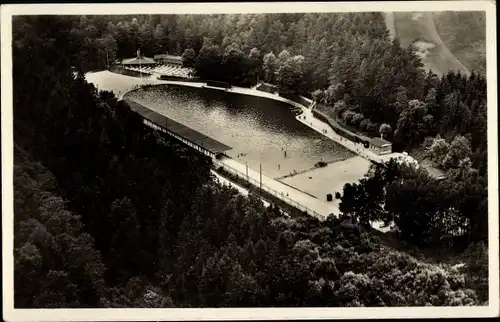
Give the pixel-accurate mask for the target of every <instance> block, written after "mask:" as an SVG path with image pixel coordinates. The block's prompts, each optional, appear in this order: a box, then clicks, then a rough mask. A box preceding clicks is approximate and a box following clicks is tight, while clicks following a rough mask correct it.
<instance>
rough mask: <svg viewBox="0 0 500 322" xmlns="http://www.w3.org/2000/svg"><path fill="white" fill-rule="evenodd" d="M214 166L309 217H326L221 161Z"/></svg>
mask: <svg viewBox="0 0 500 322" xmlns="http://www.w3.org/2000/svg"><path fill="white" fill-rule="evenodd" d="M213 162H214V164H215V165H216V166H217V167H222V168H223V169H224V170H226V171H228V172H230V173H232V174H234V175H236V176H238V177H240V178H242V179H243V180H245V181H247V182H249V183H251V184H253V185H254V186H255V187H257V188H260V187H262V191H266V192H267V193H269V194H271V195H273V196H275V197H277V198H278V199H281V200H283V201H284V202H286V203H287V204H289V205H290V206H292V207H295V208H297V209H299V210H300V211H305V212H306V213H307V214H308V215H311V216H314V217H317V218H320V219H323V218H324V216H323V215H320V214H319V213H317V212H316V211H314V210H312V209H311V208H308V207H306V206H304V205H302V204H301V203H299V202H297V201H295V200H293V199H291V198H289V197H287V193H286V192H283V191H277V190H274V189H272V188H270V187H268V186H266V185H265V184H264V183H262V186H261V183H260V181H259V180H255V179H254V178H252V177H250V176H247V175H246V173H243V172H241V171H239V170H237V169H234V168H233V167H231V166H229V165H227V164H224V163H222V162H221V161H219V160H217V159H214V161H213Z"/></svg>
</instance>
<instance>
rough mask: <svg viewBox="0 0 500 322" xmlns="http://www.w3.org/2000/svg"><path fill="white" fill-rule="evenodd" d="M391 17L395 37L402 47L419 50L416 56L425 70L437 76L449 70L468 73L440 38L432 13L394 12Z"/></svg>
mask: <svg viewBox="0 0 500 322" xmlns="http://www.w3.org/2000/svg"><path fill="white" fill-rule="evenodd" d="M393 16H394V29H395V32H396V37H398V38H399V40H400V41H401V45H402V46H404V47H408V46H409V45H411V44H414V45H415V46H416V47H417V48H420V50H419V52H418V54H419V55H420V57H421V58H422V62H423V63H424V66H425V68H426V69H431V70H432V71H433V72H435V73H436V74H438V75H442V74H446V73H447V72H448V71H450V70H453V71H460V72H461V73H463V74H468V73H469V70H468V69H467V68H466V67H465V66H464V65H463V64H462V63H461V62H460V61H459V60H458V59H457V58H456V57H455V56H454V55H453V53H452V52H451V51H450V50H449V49H448V48H447V46H446V44H445V43H444V42H443V41H442V39H441V38H440V35H439V33H438V32H437V30H436V26H435V23H434V16H433V13H432V12H394V13H393Z"/></svg>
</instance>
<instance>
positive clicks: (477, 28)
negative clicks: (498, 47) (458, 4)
mask: <svg viewBox="0 0 500 322" xmlns="http://www.w3.org/2000/svg"><path fill="white" fill-rule="evenodd" d="M433 18H434V22H435V24H436V29H437V31H438V32H439V36H440V37H441V39H442V40H443V42H444V44H445V45H446V47H448V49H449V50H450V51H451V52H452V53H453V55H455V57H457V59H458V60H459V61H460V62H461V63H462V64H464V66H465V67H467V68H468V69H469V70H470V71H472V70H474V71H477V72H479V73H481V74H483V75H484V74H485V73H486V14H485V12H481V11H468V12H465V11H464V12H460V11H444V12H434V13H433Z"/></svg>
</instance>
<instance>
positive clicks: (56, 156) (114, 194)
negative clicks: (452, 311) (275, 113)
mask: <svg viewBox="0 0 500 322" xmlns="http://www.w3.org/2000/svg"><path fill="white" fill-rule="evenodd" d="M306 31H307V32H306ZM137 48H141V51H143V52H144V53H145V54H146V55H152V54H154V53H160V52H165V51H168V52H169V53H177V54H183V57H185V58H189V57H191V58H190V59H191V60H192V63H193V64H194V67H195V68H196V70H197V72H198V73H199V75H200V76H202V77H205V78H214V75H215V74H216V73H214V66H220V65H221V64H222V65H223V66H226V67H225V68H227V69H222V70H223V71H224V72H223V73H220V74H222V75H223V76H222V77H224V78H223V79H225V80H231V81H232V82H233V81H234V82H236V83H238V82H239V83H245V82H246V83H252V82H253V83H255V82H254V81H253V79H254V78H255V81H256V80H257V79H256V77H257V76H258V77H262V78H263V79H265V80H266V81H268V82H271V83H276V84H278V85H279V86H280V91H283V89H285V90H284V91H283V92H284V93H287V91H289V92H288V93H290V92H292V93H301V94H303V92H306V91H307V92H313V91H316V94H315V95H316V97H322V98H321V99H322V100H323V103H324V104H325V106H327V107H329V108H330V109H331V110H332V112H334V113H338V114H339V115H342V116H343V115H344V114H346V111H352V113H358V114H361V113H362V114H363V118H364V117H365V116H364V115H366V117H367V118H370V120H371V121H372V122H384V123H387V125H388V126H389V127H391V128H394V129H395V131H394V135H393V136H394V138H395V139H396V138H398V137H399V138H400V142H402V143H401V144H404V145H405V148H407V149H424V150H425V153H426V154H427V155H428V157H429V158H430V159H431V160H432V161H433V162H435V164H436V165H438V166H440V167H442V168H443V169H445V170H446V171H447V173H448V176H447V179H446V180H445V181H442V182H439V183H438V182H435V181H434V180H433V179H431V178H429V177H428V176H427V175H426V174H425V173H424V172H422V171H419V170H418V169H414V168H411V167H405V166H401V165H398V164H395V163H390V164H388V165H387V166H385V167H382V166H374V167H373V168H372V169H371V171H370V172H369V173H368V174H367V176H366V178H365V179H363V180H362V181H361V182H359V183H358V184H352V185H347V186H346V187H345V188H344V193H343V197H342V201H341V208H342V211H343V213H344V216H345V218H344V217H341V218H335V217H334V216H331V217H330V218H329V219H328V220H327V221H325V222H321V221H319V220H317V219H315V218H287V217H285V216H283V214H282V213H281V210H280V209H279V208H278V207H277V206H271V207H268V208H266V207H264V206H263V204H262V202H261V201H260V200H259V198H258V197H256V196H253V195H250V197H244V196H241V195H239V194H238V192H237V191H235V190H233V189H231V188H229V187H227V186H221V185H220V184H218V183H217V182H216V181H215V180H214V178H213V177H212V176H211V175H210V168H211V161H210V160H209V159H207V158H205V157H204V156H202V155H199V154H197V153H196V152H195V151H192V150H190V149H188V148H186V147H184V146H182V145H180V144H178V143H177V142H176V141H173V140H172V139H169V138H168V137H163V136H161V135H160V134H159V133H156V132H154V131H153V130H151V129H149V128H146V127H145V126H144V125H143V124H142V122H141V120H140V119H139V118H138V116H137V115H136V114H134V113H132V112H131V111H130V109H129V107H128V106H126V104H125V103H123V102H122V101H117V99H116V97H114V95H113V94H112V93H110V92H103V91H101V92H97V90H96V89H95V88H94V87H93V85H90V84H88V83H87V82H86V81H85V79H84V77H83V73H84V72H86V71H89V70H95V69H101V68H104V67H105V66H106V64H107V63H106V56H108V59H111V61H113V60H114V59H116V58H119V57H127V56H133V55H134V54H135V52H136V49H137ZM222 48H224V50H222ZM228 48H229V50H228ZM107 51H109V52H107ZM193 52H194V55H193ZM222 52H224V54H222V56H221V55H220V54H221V53H222ZM242 52H243V53H245V54H244V55H241V53H242ZM247 53H248V54H247ZM271 53H279V54H278V55H277V56H275V58H273V55H275V54H271ZM333 53H336V54H333ZM193 57H195V58H193ZM220 57H222V59H220ZM244 57H246V58H244ZM49 58H50V59H49ZM275 60H276V61H281V63H279V62H276V61H275ZM276 64H282V65H281V66H280V67H278V72H277V73H275V71H276V70H275V68H276V66H278V65H276ZM367 64H368V65H367ZM241 65H244V66H247V68H248V69H242V70H243V71H247V72H242V73H239V74H238V73H234V74H231V73H232V72H234V70H235V68H237V67H238V68H239V67H240V66H241ZM420 65H421V64H420V63H419V60H418V57H416V56H415V55H414V54H413V52H412V50H411V48H407V49H405V48H401V47H400V46H399V45H398V42H397V41H394V42H391V41H388V40H387V31H386V29H385V25H384V24H383V19H381V17H379V15H378V14H375V13H359V14H344V15H341V14H280V15H254V16H252V15H229V16H224V15H216V16H194V15H193V16H191V15H186V16H140V15H137V16H133V17H132V16H131V17H124V16H98V17H77V16H74V17H65V16H58V17H55V16H52V17H49V16H26V17H16V18H15V19H14V20H13V82H14V83H13V84H14V86H13V87H14V143H15V149H14V155H15V162H14V165H15V167H14V209H15V214H14V232H15V234H14V236H15V238H14V248H15V249H14V258H15V268H14V278H15V306H16V307H18V308H56V307H57V308H59V307H80V308H83V307H85V308H88V307H235V306H240V307H241V306H270V307H275V306H289V307H293V306H425V305H484V304H486V303H487V301H488V265H487V263H488V257H487V224H488V221H487V216H488V211H487V179H486V170H487V167H486V103H485V100H486V99H485V91H486V90H485V86H486V81H485V79H484V77H483V76H480V75H478V74H474V75H472V76H470V77H469V78H465V77H463V76H461V75H456V74H454V73H449V74H448V75H444V76H443V77H436V76H435V75H432V74H431V73H429V74H426V73H424V72H423V71H422V70H421V69H420ZM72 66H77V68H78V69H79V73H78V76H77V77H74V76H73V74H72V69H71V67H72ZM361 66H363V68H361ZM366 66H369V67H366ZM366 68H368V69H366ZM369 68H372V69H371V70H370V69H369ZM297 70H298V71H299V73H297ZM367 70H370V72H368V71H367ZM346 75H348V76H346ZM238 77H239V78H238ZM245 78H246V79H247V80H245ZM318 90H319V91H320V92H317V91H318ZM318 99H319V98H318ZM339 107H342V108H344V109H345V111H344V112H343V113H341V112H339ZM372 108H373V109H374V111H377V110H376V109H377V108H379V110H378V111H377V112H373V111H372V110H371V109H372ZM370 111H372V112H370ZM381 111H382V112H381ZM390 111H398V112H397V113H396V114H395V115H396V116H397V117H395V116H393V115H392V114H391V112H390ZM370 113H372V114H370ZM384 113H387V114H385V115H387V119H385V118H383V115H384ZM388 115H391V116H390V117H389V116H388ZM466 116H467V117H466ZM375 117H380V118H375ZM358 118H359V117H358ZM371 118H373V119H371ZM457 120H459V121H461V122H463V123H461V122H457ZM426 122H427V123H426ZM428 123H430V125H428V126H427V124H428ZM385 128H386V129H388V127H387V126H386V127H385ZM387 135H391V134H390V131H388V130H387ZM391 138H392V137H391ZM408 201H411V202H408ZM417 205H418V206H417ZM353 218H354V219H356V220H354V221H353V220H352V219H353ZM374 219H380V220H383V221H385V222H386V223H387V224H390V225H394V226H395V227H396V231H397V232H398V233H397V234H396V235H397V236H394V237H392V238H390V240H391V242H389V241H388V238H387V236H380V234H377V233H376V232H375V231H373V230H371V229H370V228H369V227H368V225H367V223H369V222H370V221H372V220H374ZM394 240H395V241H396V242H401V243H400V244H403V242H404V245H409V246H408V247H411V249H413V250H414V251H413V252H412V255H410V254H409V252H408V251H407V250H408V247H407V248H406V249H404V247H403V249H401V250H399V249H397V248H396V247H394V243H393V242H394ZM426 248H427V249H428V248H432V249H440V250H441V251H442V253H454V254H455V253H456V254H457V255H456V256H457V257H460V258H461V259H462V262H464V263H465V265H464V266H463V267H455V266H453V265H452V264H451V263H439V264H436V263H435V261H433V260H432V259H430V258H426V257H425V256H422V253H421V250H422V252H423V250H424V249H426Z"/></svg>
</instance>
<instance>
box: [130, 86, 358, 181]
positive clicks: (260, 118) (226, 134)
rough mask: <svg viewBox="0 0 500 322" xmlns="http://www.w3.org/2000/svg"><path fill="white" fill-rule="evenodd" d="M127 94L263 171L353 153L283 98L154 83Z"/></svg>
mask: <svg viewBox="0 0 500 322" xmlns="http://www.w3.org/2000/svg"><path fill="white" fill-rule="evenodd" d="M127 97H128V98H130V99H132V100H135V101H136V102H138V103H140V104H142V105H144V106H146V107H148V108H150V109H152V110H155V111H156V112H158V113H160V114H163V115H165V116H168V117H169V118H171V119H173V120H175V121H177V122H179V123H182V124H184V125H186V126H189V127H191V128H193V129H194V130H196V131H199V132H201V133H203V134H205V135H207V136H209V137H212V138H214V139H215V140H218V141H220V142H222V143H224V144H226V145H229V146H230V147H232V148H233V149H232V150H230V151H228V152H226V153H227V154H228V155H229V156H231V157H233V158H235V159H239V160H240V161H242V162H243V163H244V162H248V166H249V167H252V168H254V169H258V168H259V164H260V163H262V169H263V171H264V172H266V173H267V174H269V175H271V176H273V177H278V176H282V175H285V174H288V173H290V172H292V171H294V170H296V171H301V170H304V169H308V168H311V167H314V164H315V163H317V162H318V161H320V160H323V161H332V160H336V159H339V158H341V157H350V156H352V154H351V152H349V151H347V150H346V149H345V148H343V147H342V146H340V145H338V144H336V143H334V142H333V141H331V140H330V139H328V138H325V137H323V136H322V135H320V134H319V133H317V132H315V131H314V130H312V129H310V128H309V127H307V126H305V125H304V124H302V123H300V122H299V121H297V120H296V119H295V114H294V113H293V112H292V111H290V105H288V104H286V103H283V102H279V101H274V100H271V99H267V98H261V97H254V96H248V95H240V94H235V93H228V92H223V91H218V90H211V89H202V88H193V87H184V86H175V85H158V86H155V87H152V88H149V89H147V90H141V91H136V92H131V93H129V94H127ZM285 150H286V154H287V157H286V158H285V156H284V154H285V152H284V151H285ZM241 153H243V154H244V155H243V156H240V157H237V156H238V154H241ZM278 164H279V167H278Z"/></svg>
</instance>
